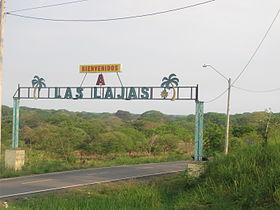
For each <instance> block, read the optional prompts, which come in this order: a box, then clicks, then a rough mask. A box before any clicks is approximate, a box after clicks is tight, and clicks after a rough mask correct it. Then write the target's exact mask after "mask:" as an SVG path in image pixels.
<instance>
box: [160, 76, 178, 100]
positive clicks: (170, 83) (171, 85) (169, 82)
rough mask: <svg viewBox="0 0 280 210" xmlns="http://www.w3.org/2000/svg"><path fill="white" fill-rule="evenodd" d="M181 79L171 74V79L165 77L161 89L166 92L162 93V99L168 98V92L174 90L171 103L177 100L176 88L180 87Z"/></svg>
mask: <svg viewBox="0 0 280 210" xmlns="http://www.w3.org/2000/svg"><path fill="white" fill-rule="evenodd" d="M178 83H179V79H178V78H177V77H176V74H170V75H169V77H164V78H163V79H162V83H161V87H163V88H164V90H163V91H162V92H161V97H163V98H164V99H165V98H166V97H167V96H168V92H167V91H166V89H167V90H170V89H172V90H173V96H172V98H171V101H175V100H176V95H177V94H176V89H175V88H176V87H177V86H178Z"/></svg>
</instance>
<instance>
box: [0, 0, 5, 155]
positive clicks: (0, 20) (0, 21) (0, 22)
mask: <svg viewBox="0 0 280 210" xmlns="http://www.w3.org/2000/svg"><path fill="white" fill-rule="evenodd" d="M5 7H6V0H1V8H0V160H1V154H2V153H1V150H2V141H1V128H2V82H3V36H4V15H5Z"/></svg>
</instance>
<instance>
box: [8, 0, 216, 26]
mask: <svg viewBox="0 0 280 210" xmlns="http://www.w3.org/2000/svg"><path fill="white" fill-rule="evenodd" d="M214 1H215V0H209V1H204V2H200V3H197V4H193V5H188V6H184V7H179V8H174V9H169V10H164V11H160V12H152V13H147V14H143V15H132V16H124V17H116V18H106V19H54V18H44V17H34V16H27V15H19V14H14V13H12V12H7V13H6V14H7V15H12V16H16V17H20V18H26V19H33V20H42V21H52V22H108V21H116V20H126V19H136V18H143V17H148V16H155V15H161V14H166V13H170V12H177V11H180V10H184V9H189V8H192V7H196V6H200V5H204V4H208V3H211V2H214Z"/></svg>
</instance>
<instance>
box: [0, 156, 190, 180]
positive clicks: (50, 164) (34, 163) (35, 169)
mask: <svg viewBox="0 0 280 210" xmlns="http://www.w3.org/2000/svg"><path fill="white" fill-rule="evenodd" d="M188 158H189V159H190V157H187V156H185V155H184V154H181V153H169V154H160V155H153V156H135V157H130V156H124V155H111V156H104V157H102V158H98V159H93V160H89V161H86V163H81V161H73V162H67V161H63V160H57V159H50V158H49V157H46V156H42V154H41V155H40V154H38V153H36V152H35V153H34V152H33V153H30V154H28V161H27V162H26V164H25V166H24V167H23V170H22V171H19V172H14V171H13V170H9V169H7V168H5V167H4V164H3V162H2V163H1V164H0V178H9V177H16V176H23V175H31V174H42V173H50V172H57V171H67V170H74V169H83V168H96V167H108V166H118V165H133V164H141V163H157V162H168V161H178V160H186V159H188Z"/></svg>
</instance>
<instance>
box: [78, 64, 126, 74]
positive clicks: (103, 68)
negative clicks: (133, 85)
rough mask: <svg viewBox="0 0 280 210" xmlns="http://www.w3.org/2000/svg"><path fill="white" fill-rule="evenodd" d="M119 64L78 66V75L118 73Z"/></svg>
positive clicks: (119, 69)
mask: <svg viewBox="0 0 280 210" xmlns="http://www.w3.org/2000/svg"><path fill="white" fill-rule="evenodd" d="M120 71H121V64H100V65H80V73H100V72H120Z"/></svg>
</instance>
